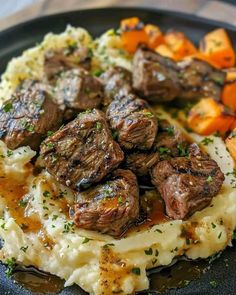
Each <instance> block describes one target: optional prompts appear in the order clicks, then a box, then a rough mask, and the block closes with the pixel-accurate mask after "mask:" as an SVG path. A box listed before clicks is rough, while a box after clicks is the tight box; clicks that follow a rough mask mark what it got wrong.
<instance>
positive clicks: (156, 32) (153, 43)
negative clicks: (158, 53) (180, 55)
mask: <svg viewBox="0 0 236 295" xmlns="http://www.w3.org/2000/svg"><path fill="white" fill-rule="evenodd" d="M144 30H145V32H146V34H147V36H148V47H149V48H151V49H155V48H156V47H157V46H159V45H160V44H162V43H164V36H163V34H162V32H161V30H160V28H159V27H157V26H154V25H151V24H147V25H146V26H145V28H144Z"/></svg>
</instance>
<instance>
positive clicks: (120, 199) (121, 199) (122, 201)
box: [118, 196, 124, 205]
mask: <svg viewBox="0 0 236 295" xmlns="http://www.w3.org/2000/svg"><path fill="white" fill-rule="evenodd" d="M123 203H124V199H123V198H122V196H119V198H118V204H120V205H122V204H123Z"/></svg>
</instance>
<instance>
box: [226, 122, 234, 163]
mask: <svg viewBox="0 0 236 295" xmlns="http://www.w3.org/2000/svg"><path fill="white" fill-rule="evenodd" d="M225 143H226V146H227V148H228V150H229V153H230V154H231V156H232V158H233V159H234V161H235V162H236V128H235V129H234V130H233V131H232V132H231V134H230V135H229V136H228V137H227V138H226V141H225Z"/></svg>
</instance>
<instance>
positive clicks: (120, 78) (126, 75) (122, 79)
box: [100, 67, 132, 106]
mask: <svg viewBox="0 0 236 295" xmlns="http://www.w3.org/2000/svg"><path fill="white" fill-rule="evenodd" d="M100 79H101V81H102V83H103V84H104V93H105V99H104V102H103V104H104V105H105V106H107V105H109V104H110V103H111V102H112V100H113V99H114V97H115V95H120V96H123V95H127V94H129V93H130V92H131V91H132V75H131V73H130V72H129V71H128V70H126V69H125V68H122V67H113V68H110V69H109V70H107V71H106V72H105V73H103V74H102V75H101V76H100Z"/></svg>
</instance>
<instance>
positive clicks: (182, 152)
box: [177, 143, 188, 157]
mask: <svg viewBox="0 0 236 295" xmlns="http://www.w3.org/2000/svg"><path fill="white" fill-rule="evenodd" d="M177 148H178V151H179V155H180V156H181V157H187V156H188V150H187V149H186V148H185V147H184V146H183V145H182V143H179V144H178V145H177Z"/></svg>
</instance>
